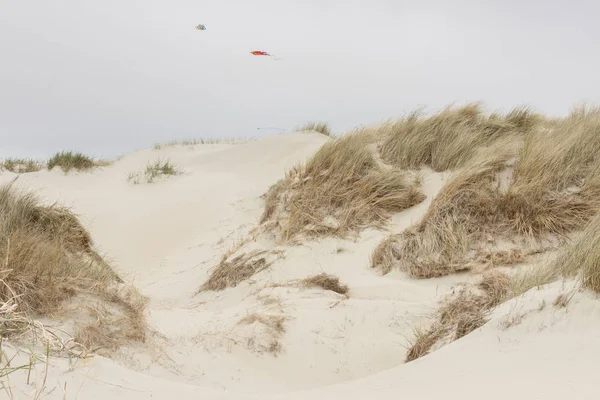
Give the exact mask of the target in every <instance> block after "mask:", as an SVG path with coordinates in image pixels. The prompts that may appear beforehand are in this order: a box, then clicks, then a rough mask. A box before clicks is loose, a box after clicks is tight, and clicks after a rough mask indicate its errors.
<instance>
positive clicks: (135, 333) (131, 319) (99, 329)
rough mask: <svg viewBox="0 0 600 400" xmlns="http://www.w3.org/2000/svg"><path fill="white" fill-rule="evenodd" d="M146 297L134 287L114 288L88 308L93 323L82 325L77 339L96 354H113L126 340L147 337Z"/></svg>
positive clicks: (132, 340)
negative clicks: (132, 288)
mask: <svg viewBox="0 0 600 400" xmlns="http://www.w3.org/2000/svg"><path fill="white" fill-rule="evenodd" d="M146 303H147V299H146V298H145V297H144V296H142V295H140V294H139V293H138V292H137V291H135V290H131V289H130V290H119V291H117V290H113V291H110V292H106V293H104V294H103V296H102V298H99V301H96V302H95V303H94V304H90V305H88V306H87V307H86V309H87V311H88V313H89V316H90V317H91V322H89V323H87V324H85V325H84V326H81V327H79V329H78V330H77V332H76V335H75V341H76V342H77V343H80V344H82V345H83V346H85V347H86V348H87V349H89V350H90V351H92V352H94V353H98V354H104V355H110V353H111V352H112V351H114V350H116V349H118V348H119V347H120V346H121V345H122V344H123V343H128V342H143V341H144V340H145V338H146V318H145V315H144V308H145V306H146Z"/></svg>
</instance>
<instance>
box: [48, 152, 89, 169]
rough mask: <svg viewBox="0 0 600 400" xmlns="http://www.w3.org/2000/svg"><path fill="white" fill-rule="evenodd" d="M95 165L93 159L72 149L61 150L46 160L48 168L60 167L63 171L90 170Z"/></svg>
mask: <svg viewBox="0 0 600 400" xmlns="http://www.w3.org/2000/svg"><path fill="white" fill-rule="evenodd" d="M95 166H97V164H96V163H95V162H94V160H93V159H92V158H90V157H88V156H86V155H85V154H83V153H79V152H72V151H61V152H59V153H56V154H55V155H54V156H52V158H50V160H48V170H51V169H52V168H54V167H60V168H61V169H62V170H63V171H64V172H69V171H70V170H72V169H75V170H77V171H86V170H90V169H92V168H94V167H95Z"/></svg>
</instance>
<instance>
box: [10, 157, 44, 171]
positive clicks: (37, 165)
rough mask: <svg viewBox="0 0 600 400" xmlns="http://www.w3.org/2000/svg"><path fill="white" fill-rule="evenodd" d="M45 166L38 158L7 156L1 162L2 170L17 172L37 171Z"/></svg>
mask: <svg viewBox="0 0 600 400" xmlns="http://www.w3.org/2000/svg"><path fill="white" fill-rule="evenodd" d="M42 168H43V164H42V163H41V162H39V161H36V160H31V159H23V158H7V159H6V160H4V161H3V162H2V163H0V170H6V171H10V172H14V173H17V174H25V173H29V172H37V171H39V170H41V169H42Z"/></svg>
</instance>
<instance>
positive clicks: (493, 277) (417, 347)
mask: <svg viewBox="0 0 600 400" xmlns="http://www.w3.org/2000/svg"><path fill="white" fill-rule="evenodd" d="M509 288H510V278H509V277H508V275H506V274H504V273H500V272H496V271H491V272H489V273H486V274H485V275H484V276H483V277H482V279H481V281H480V282H479V284H478V285H476V286H474V287H470V286H465V287H463V288H462V289H461V290H459V291H458V293H457V294H456V295H454V296H451V297H449V298H448V299H446V301H445V302H444V303H443V305H442V306H441V307H440V309H439V310H438V311H437V312H436V314H435V318H436V320H435V322H434V323H433V325H432V326H431V327H430V328H429V329H428V330H423V329H415V331H414V334H415V335H414V337H413V339H412V341H411V346H410V348H409V350H408V352H407V355H406V362H409V361H413V360H415V359H417V358H419V357H422V356H424V355H425V354H428V353H429V352H430V351H431V349H432V348H433V347H434V346H436V345H439V344H447V343H450V342H453V341H455V340H458V339H460V338H461V337H463V336H466V335H468V334H469V333H471V332H473V331H474V330H475V329H478V328H480V327H481V326H483V325H484V324H485V323H486V322H487V317H488V314H489V312H490V310H491V309H492V308H494V307H495V306H497V305H498V304H500V303H501V302H502V301H504V300H505V299H506V296H507V295H508V293H509Z"/></svg>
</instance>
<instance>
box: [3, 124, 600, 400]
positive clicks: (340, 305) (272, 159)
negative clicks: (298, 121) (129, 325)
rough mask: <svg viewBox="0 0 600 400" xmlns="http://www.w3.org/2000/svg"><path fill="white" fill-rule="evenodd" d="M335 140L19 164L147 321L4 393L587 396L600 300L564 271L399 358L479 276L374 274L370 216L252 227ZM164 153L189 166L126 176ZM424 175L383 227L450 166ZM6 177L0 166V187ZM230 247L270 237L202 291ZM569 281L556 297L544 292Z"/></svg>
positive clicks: (397, 224) (281, 140)
mask: <svg viewBox="0 0 600 400" xmlns="http://www.w3.org/2000/svg"><path fill="white" fill-rule="evenodd" d="M329 140H332V139H330V138H328V137H326V136H324V135H321V134H317V133H306V132H303V133H293V134H285V135H280V136H273V137H268V138H265V139H262V140H259V141H252V142H244V143H237V144H199V145H194V146H172V147H164V148H162V149H159V150H144V151H139V152H136V153H134V154H130V155H127V156H124V157H122V158H121V159H119V160H118V161H116V162H115V163H113V164H112V165H110V166H107V167H102V168H98V169H95V170H94V171H92V172H71V173H69V174H64V173H63V172H61V171H59V170H56V169H55V170H52V171H50V172H48V171H39V172H34V173H28V174H22V175H19V177H18V179H17V181H16V182H15V185H18V186H20V187H23V188H27V189H30V190H34V191H35V192H36V193H38V194H39V195H40V196H41V198H42V199H43V200H44V201H45V202H48V203H53V202H59V203H60V204H63V205H66V206H69V207H71V208H72V209H73V211H74V212H75V213H77V214H78V215H80V218H81V220H82V221H83V223H84V225H85V226H86V228H88V230H89V231H90V233H91V235H92V237H93V238H94V240H95V242H96V243H97V246H98V248H99V250H100V252H101V253H102V254H103V255H104V256H105V257H106V258H107V259H108V260H110V261H111V264H112V265H113V266H114V267H115V269H116V271H117V272H118V273H119V274H120V275H121V276H122V277H123V279H124V280H125V281H127V282H128V283H132V284H133V285H134V286H136V287H137V288H138V289H139V290H140V292H141V293H142V294H144V295H146V296H148V298H149V303H148V306H147V315H148V324H149V334H148V337H147V339H146V341H145V343H139V344H133V345H128V346H124V347H122V348H121V349H119V350H118V351H116V352H114V353H113V354H112V355H111V358H107V357H102V356H94V357H92V358H89V359H80V360H75V361H73V360H72V361H69V360H68V359H61V358H51V359H50V360H49V362H48V364H47V366H46V365H45V364H44V363H38V364H37V365H36V366H35V368H34V372H33V373H32V375H31V377H30V382H34V384H30V385H27V384H26V382H27V374H28V372H27V371H26V370H24V371H17V372H15V373H13V374H12V375H11V376H10V385H11V387H12V391H13V394H14V396H15V398H27V397H26V396H27V395H28V394H30V393H31V392H32V391H33V390H34V389H35V385H38V387H39V386H40V382H43V381H45V387H44V393H45V397H44V398H49V399H52V398H57V399H58V398H69V399H70V398H77V399H107V398H127V399H150V398H153V399H167V398H178V399H196V398H204V399H244V398H247V399H259V398H260V399H300V398H302V399H304V398H314V399H333V398H345V399H367V398H372V397H374V396H375V397H377V398H378V399H387V398H389V399H392V398H394V399H396V398H400V397H403V396H411V397H414V398H434V397H444V398H449V399H453V398H460V399H475V398H481V397H485V398H491V399H506V398H509V397H510V398H527V399H538V398H539V399H542V398H543V399H559V398H561V399H562V398H566V397H569V398H579V399H584V398H590V399H591V398H592V397H595V393H596V392H597V390H595V389H597V387H598V384H597V383H596V380H595V369H594V368H593V365H594V364H593V362H594V361H595V355H596V351H598V350H600V349H599V348H598V346H599V344H598V343H600V341H599V340H598V339H599V333H598V332H600V326H599V325H600V322H599V321H600V320H598V318H596V317H597V316H598V315H600V303H599V302H598V301H597V300H596V299H595V298H594V297H593V295H592V294H590V293H589V292H586V291H579V290H576V289H577V287H576V285H577V283H576V282H575V281H568V282H556V283H553V284H550V285H548V286H545V287H543V288H541V289H540V290H538V289H532V290H530V291H528V292H526V293H525V294H523V295H521V296H519V297H517V298H514V299H512V300H510V301H508V302H506V303H504V304H502V305H500V306H499V307H498V308H496V309H495V310H494V311H493V314H492V316H491V320H490V321H489V322H487V323H486V324H485V325H483V326H482V327H481V328H479V329H477V330H476V331H474V332H472V333H471V334H469V335H467V336H465V337H463V338H461V339H459V340H457V341H455V342H453V343H450V344H448V345H446V346H443V347H442V348H441V349H439V350H437V351H435V352H433V353H431V354H429V355H427V356H425V357H422V358H420V359H418V360H416V361H414V362H411V363H407V364H404V359H405V354H406V348H407V346H409V338H410V337H411V335H412V330H413V327H414V326H415V324H419V323H422V322H424V321H427V318H428V316H430V315H431V313H432V312H433V311H434V310H435V309H436V308H437V306H438V302H439V301H440V300H441V299H442V298H443V297H444V296H446V295H448V293H450V292H451V290H452V288H453V287H454V286H455V285H456V284H457V283H460V282H465V281H472V280H474V279H476V278H475V277H474V276H472V275H468V274H458V275H449V276H445V277H441V278H434V279H427V280H416V279H413V278H411V277H409V276H408V274H407V273H406V272H402V271H397V270H395V271H392V272H391V273H389V274H386V275H381V274H380V273H379V271H377V270H376V269H372V268H369V265H370V263H371V261H370V257H371V254H372V252H373V250H374V249H375V247H376V246H377V245H378V244H379V243H380V242H381V241H382V240H383V239H384V238H385V237H386V236H387V232H386V231H385V230H381V229H376V228H367V229H363V230H361V231H360V233H358V234H357V235H356V237H350V238H339V237H325V238H322V239H319V240H307V241H304V242H302V243H301V244H299V245H294V244H282V243H278V242H277V241H276V240H275V238H274V236H272V235H270V234H268V233H260V234H256V235H255V236H251V238H250V239H249V234H250V232H251V231H252V229H253V228H255V227H256V226H257V225H258V221H259V219H260V217H261V214H262V212H263V208H264V200H263V199H262V198H261V195H263V194H264V193H265V192H266V191H267V190H268V188H269V187H270V186H271V185H272V184H274V183H275V182H277V181H278V180H279V179H281V178H283V177H284V173H285V171H286V170H288V169H289V168H291V167H293V166H295V165H297V164H300V163H303V162H305V161H306V160H307V159H308V158H309V157H310V156H312V155H313V154H314V153H315V152H316V151H317V150H318V149H319V148H321V146H322V145H323V144H325V143H326V142H327V141H329ZM157 158H162V159H169V160H170V161H171V162H172V163H173V164H174V165H175V166H177V167H178V168H180V169H181V171H182V173H181V174H180V175H176V176H172V177H168V178H167V179H163V180H159V181H157V182H155V183H152V184H145V183H140V184H138V185H134V184H132V183H131V182H128V181H127V176H128V174H129V173H131V172H132V171H137V170H140V169H142V168H143V167H144V166H145V165H146V164H147V163H148V162H151V161H153V160H155V159H157ZM420 173H421V176H422V184H421V187H422V191H423V193H424V194H425V196H426V198H425V200H424V201H422V202H420V203H419V204H417V205H416V206H413V207H410V208H408V209H406V210H405V211H402V212H399V213H396V214H394V215H393V216H392V218H391V220H390V221H389V223H388V224H387V229H388V230H390V231H393V232H401V231H403V230H404V229H406V228H408V227H410V226H412V225H413V224H415V223H417V222H418V221H420V220H421V218H422V217H423V215H424V214H425V213H426V212H427V210H428V207H429V205H430V204H431V201H432V199H433V198H435V196H436V195H437V194H438V193H439V192H440V190H442V188H443V187H444V186H445V185H446V184H447V183H448V182H449V181H450V179H451V178H452V173H450V172H448V171H446V172H435V171H433V170H431V169H429V168H426V167H424V168H422V169H421V170H420ZM15 176H16V175H15V174H12V173H9V172H5V173H2V174H0V184H4V183H7V182H10V181H11V180H12V179H14V178H15ZM244 240H245V241H246V242H243V241H244ZM241 242H242V243H241ZM236 245H237V251H238V253H236V254H243V253H244V252H249V251H251V250H264V251H268V252H269V256H268V262H270V266H269V267H268V268H266V269H264V270H262V271H260V272H258V273H256V274H255V275H254V276H252V277H250V278H249V279H247V280H244V281H243V282H241V283H239V284H238V285H237V286H235V287H232V288H227V289H225V290H223V291H216V292H215V291H200V292H198V288H199V287H200V285H201V284H202V283H203V282H204V281H206V279H207V278H208V276H209V274H210V272H211V269H212V268H213V267H214V266H215V265H217V264H218V263H219V260H220V259H221V255H222V254H223V253H224V252H226V251H227V250H228V249H230V248H232V247H236ZM319 273H328V274H333V275H335V276H337V277H339V279H340V281H341V282H342V283H344V284H346V285H348V286H349V288H350V291H349V294H348V296H344V295H341V294H338V293H335V292H332V291H326V290H323V289H319V288H314V287H312V288H311V287H304V286H302V285H301V284H299V281H300V280H302V279H304V278H307V277H310V276H313V275H315V274H319ZM564 293H566V294H568V295H569V301H568V304H566V307H561V306H560V305H554V302H555V301H556V299H557V297H559V296H560V295H562V294H564ZM571 295H572V297H571ZM54 324H55V325H56V326H58V327H60V326H61V325H60V324H61V321H58V322H57V321H55V322H54ZM4 351H5V352H6V353H7V354H9V355H10V354H13V353H15V352H16V353H17V356H16V358H15V359H14V360H13V363H16V364H18V363H19V362H20V361H22V362H23V363H27V362H28V356H27V352H26V351H25V350H23V349H20V350H17V349H16V348H15V347H12V346H11V345H5V347H4ZM65 392H66V395H65Z"/></svg>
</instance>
